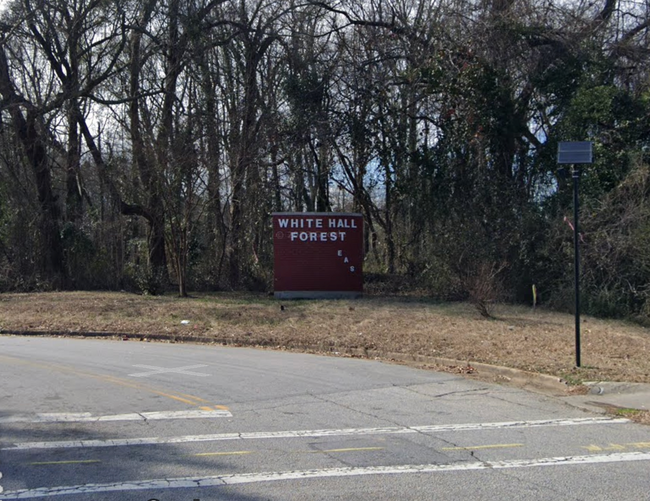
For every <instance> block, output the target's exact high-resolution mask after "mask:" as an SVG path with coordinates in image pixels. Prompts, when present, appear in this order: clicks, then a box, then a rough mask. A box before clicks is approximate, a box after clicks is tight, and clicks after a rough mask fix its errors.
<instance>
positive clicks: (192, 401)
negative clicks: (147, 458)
mask: <svg viewBox="0 0 650 501" xmlns="http://www.w3.org/2000/svg"><path fill="white" fill-rule="evenodd" d="M0 360H6V361H8V362H12V363H17V364H22V365H27V366H31V367H37V368H40V369H50V370H56V371H59V372H63V373H68V374H74V375H75V376H86V377H91V378H93V379H97V380H99V381H104V382H107V383H112V384H117V385H120V386H125V387H127V388H135V389H138V390H144V391H147V392H149V393H154V394H155V395H160V396H162V397H165V398H169V399H172V400H176V401H177V402H182V403H184V404H188V405H192V406H195V407H198V406H200V405H201V403H206V402H207V400H204V399H202V398H199V397H193V396H191V395H185V394H183V393H180V395H182V396H178V395H174V394H171V393H166V392H164V391H160V390H158V389H157V388H153V387H151V386H147V385H144V384H140V383H135V382H132V381H127V380H125V379H121V378H118V377H116V376H110V375H108V374H95V373H92V372H86V371H80V370H77V369H73V368H72V367H67V366H65V365H56V364H50V363H45V362H31V361H28V360H21V359H19V358H14V357H9V356H6V355H0ZM183 397H185V398H183ZM220 407H222V406H217V408H220ZM211 410H212V409H211ZM221 410H229V409H228V408H227V407H224V408H223V409H221Z"/></svg>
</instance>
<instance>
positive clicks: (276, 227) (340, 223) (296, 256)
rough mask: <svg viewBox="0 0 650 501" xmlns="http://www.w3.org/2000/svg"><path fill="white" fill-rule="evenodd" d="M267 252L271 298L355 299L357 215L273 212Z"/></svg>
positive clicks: (359, 287) (359, 257) (358, 281)
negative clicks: (270, 246)
mask: <svg viewBox="0 0 650 501" xmlns="http://www.w3.org/2000/svg"><path fill="white" fill-rule="evenodd" d="M273 248H274V252H275V256H274V257H275V260H274V264H275V266H274V272H275V273H274V275H275V279H274V291H275V296H276V297H279V298H310V297H314V298H318V297H355V296H359V295H361V293H362V292H363V273H362V266H363V216H362V215H361V214H339V213H330V212H328V213H290V212H287V213H284V212H281V213H275V214H273Z"/></svg>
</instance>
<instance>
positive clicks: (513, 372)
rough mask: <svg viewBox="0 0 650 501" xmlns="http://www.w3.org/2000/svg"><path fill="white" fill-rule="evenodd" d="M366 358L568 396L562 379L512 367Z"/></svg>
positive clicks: (391, 355) (396, 356)
mask: <svg viewBox="0 0 650 501" xmlns="http://www.w3.org/2000/svg"><path fill="white" fill-rule="evenodd" d="M362 356H364V357H370V358H378V359H389V360H394V361H398V362H416V363H425V364H431V365H435V366H439V367H441V368H443V369H444V368H454V369H456V370H454V371H453V372H455V373H457V374H460V375H466V376H470V377H471V376H473V375H475V374H480V375H482V376H490V377H491V378H493V379H494V380H495V382H500V383H510V384H514V385H516V386H518V387H520V388H525V389H530V390H537V391H543V392H545V393H547V392H551V393H556V394H562V395H564V394H566V393H567V391H568V389H569V386H568V384H567V383H566V381H564V380H563V379H562V378H558V377H556V376H550V375H547V374H539V373H536V372H529V371H525V370H522V369H515V368H512V367H503V366H500V365H490V364H486V363H482V362H472V361H471V360H464V361H461V360H456V359H453V358H444V357H431V356H427V355H410V354H406V353H386V354H385V355H383V356H381V355H380V354H379V352H372V351H370V350H368V351H364V352H363V353H362Z"/></svg>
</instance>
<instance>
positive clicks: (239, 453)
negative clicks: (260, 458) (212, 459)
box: [192, 451, 254, 457]
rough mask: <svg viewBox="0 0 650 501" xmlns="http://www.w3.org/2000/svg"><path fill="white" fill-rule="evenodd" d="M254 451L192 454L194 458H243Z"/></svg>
mask: <svg viewBox="0 0 650 501" xmlns="http://www.w3.org/2000/svg"><path fill="white" fill-rule="evenodd" d="M253 452H254V451H233V452H201V453H199V454H192V456H202V457H203V456H243V455H244V454H253Z"/></svg>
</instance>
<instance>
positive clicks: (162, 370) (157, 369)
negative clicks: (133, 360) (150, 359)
mask: <svg viewBox="0 0 650 501" xmlns="http://www.w3.org/2000/svg"><path fill="white" fill-rule="evenodd" d="M133 367H142V368H143V369H151V370H150V371H147V372H136V373H135V374H129V376H131V377H148V376H153V375H154V374H167V373H174V374H185V375H186V376H198V377H207V376H209V375H210V374H205V373H203V372H192V371H190V370H188V369H198V368H199V367H207V365H205V364H200V365H187V366H185V367H176V368H171V369H167V368H165V367H156V366H155V365H134V366H133Z"/></svg>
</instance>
